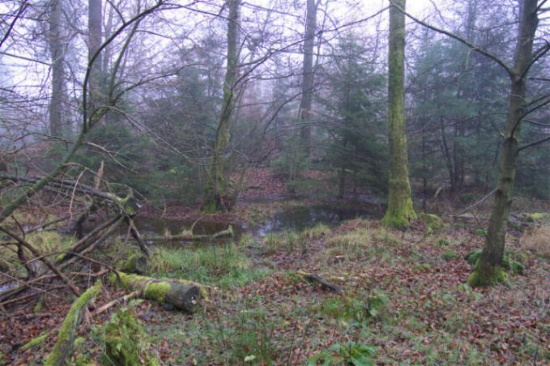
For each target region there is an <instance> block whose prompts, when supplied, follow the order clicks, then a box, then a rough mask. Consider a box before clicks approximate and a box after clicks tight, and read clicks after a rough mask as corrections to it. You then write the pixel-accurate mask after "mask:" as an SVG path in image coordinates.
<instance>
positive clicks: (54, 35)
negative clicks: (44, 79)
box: [48, 0, 67, 137]
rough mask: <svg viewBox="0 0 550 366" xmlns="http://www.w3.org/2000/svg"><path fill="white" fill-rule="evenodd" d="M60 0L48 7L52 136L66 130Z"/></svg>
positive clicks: (53, 0)
mask: <svg viewBox="0 0 550 366" xmlns="http://www.w3.org/2000/svg"><path fill="white" fill-rule="evenodd" d="M62 8H63V1H62V0H52V1H51V8H50V11H51V13H50V29H49V39H48V40H49V46H50V53H51V56H52V66H51V73H52V96H51V99H50V133H51V134H52V135H53V136H58V137H60V136H63V135H64V134H65V133H66V132H67V131H64V130H65V129H66V127H67V126H66V125H65V119H64V116H63V101H64V99H65V98H64V97H65V95H66V88H65V78H64V72H63V68H64V65H63V64H64V63H65V50H64V47H63V31H62V27H61V17H62Z"/></svg>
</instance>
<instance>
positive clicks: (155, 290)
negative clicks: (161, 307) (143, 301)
mask: <svg viewBox="0 0 550 366" xmlns="http://www.w3.org/2000/svg"><path fill="white" fill-rule="evenodd" d="M171 288H172V286H170V284H169V283H168V282H150V283H148V284H147V285H146V286H145V289H144V290H143V295H144V296H145V297H146V298H148V299H151V300H154V301H156V302H158V303H161V304H162V303H164V299H165V298H166V295H167V294H168V293H169V292H170V289H171Z"/></svg>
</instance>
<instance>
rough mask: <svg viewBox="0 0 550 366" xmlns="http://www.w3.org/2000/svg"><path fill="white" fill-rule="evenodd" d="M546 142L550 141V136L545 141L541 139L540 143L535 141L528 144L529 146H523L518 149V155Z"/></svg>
mask: <svg viewBox="0 0 550 366" xmlns="http://www.w3.org/2000/svg"><path fill="white" fill-rule="evenodd" d="M546 141H550V136H547V137H545V138H543V139H540V140H538V141H535V142H531V143H530V144H527V145H524V146H521V147H519V148H518V153H519V152H520V151H522V150H525V149H528V148H530V147H533V146H536V145H540V144H542V143H545V142H546Z"/></svg>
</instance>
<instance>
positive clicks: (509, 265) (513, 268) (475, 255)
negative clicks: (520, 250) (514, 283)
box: [464, 249, 525, 275]
mask: <svg viewBox="0 0 550 366" xmlns="http://www.w3.org/2000/svg"><path fill="white" fill-rule="evenodd" d="M481 253H483V250H481V249H475V250H472V251H471V252H469V253H468V254H466V256H464V259H466V260H467V261H468V263H470V265H471V266H473V267H476V266H477V262H478V261H479V258H480V257H481ZM514 256H516V257H521V254H517V253H516V254H515V255H514ZM502 268H503V269H504V270H506V271H508V272H511V273H512V274H514V275H521V274H524V273H525V266H524V265H523V264H522V263H521V262H520V261H517V260H514V259H512V258H511V254H510V253H505V254H504V257H503V258H502Z"/></svg>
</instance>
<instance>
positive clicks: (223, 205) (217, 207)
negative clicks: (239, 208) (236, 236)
mask: <svg viewBox="0 0 550 366" xmlns="http://www.w3.org/2000/svg"><path fill="white" fill-rule="evenodd" d="M227 4H228V11H229V15H228V18H227V21H228V24H227V66H226V73H225V80H224V83H223V100H222V108H221V112H220V117H219V121H218V126H217V129H216V140H215V145H214V154H213V156H212V162H211V164H212V165H211V167H210V174H209V177H208V182H207V184H206V191H205V194H204V200H203V210H204V211H205V212H215V211H227V210H229V209H230V208H231V205H232V203H231V202H229V201H228V200H229V195H228V188H229V181H228V178H227V177H225V172H224V169H225V168H226V160H227V158H226V154H227V151H226V150H227V147H228V145H229V138H230V130H229V127H230V121H231V116H232V114H233V110H234V109H235V101H236V98H237V94H238V91H237V89H236V88H237V76H238V72H239V28H240V24H239V23H240V19H239V10H240V4H241V0H228V2H227Z"/></svg>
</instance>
